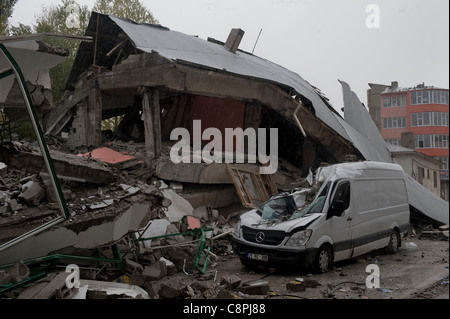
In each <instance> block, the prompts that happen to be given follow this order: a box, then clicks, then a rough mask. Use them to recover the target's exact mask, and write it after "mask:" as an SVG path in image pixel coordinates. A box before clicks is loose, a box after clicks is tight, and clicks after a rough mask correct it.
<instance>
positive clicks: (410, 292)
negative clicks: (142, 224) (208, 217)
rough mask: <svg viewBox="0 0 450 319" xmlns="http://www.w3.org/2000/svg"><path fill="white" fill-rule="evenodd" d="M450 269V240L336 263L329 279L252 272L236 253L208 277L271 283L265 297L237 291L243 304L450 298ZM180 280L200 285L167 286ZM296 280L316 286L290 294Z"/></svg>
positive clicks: (413, 243) (407, 244) (409, 244)
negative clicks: (372, 268)
mask: <svg viewBox="0 0 450 319" xmlns="http://www.w3.org/2000/svg"><path fill="white" fill-rule="evenodd" d="M370 264H375V265H377V266H378V267H379V271H380V286H379V288H376V287H375V288H368V287H366V278H367V277H368V276H369V273H368V272H366V267H367V266H368V265H370ZM448 265H449V243H448V241H443V240H429V239H419V238H417V237H411V238H408V239H404V240H403V242H402V247H401V248H400V250H399V252H398V253H396V254H392V255H390V254H386V253H384V251H382V250H380V251H374V252H372V253H369V254H366V255H363V256H360V257H358V258H355V259H352V260H348V261H345V262H339V263H335V264H334V267H333V269H332V270H331V271H329V272H328V273H325V274H310V273H308V272H305V271H304V270H300V269H299V270H296V269H272V268H271V269H257V270H249V269H247V268H246V267H244V266H243V265H242V264H241V262H240V260H239V258H238V257H236V256H235V255H232V254H230V255H228V256H219V257H218V260H217V262H216V264H215V266H214V265H211V266H210V267H209V269H208V271H207V274H211V273H213V274H214V278H215V280H216V281H220V279H221V278H222V277H223V276H225V275H236V276H237V277H239V278H240V279H241V285H242V283H245V282H249V281H254V280H263V281H267V282H268V284H269V293H268V294H265V295H247V294H243V293H241V292H240V291H239V288H237V289H234V290H233V293H234V296H238V297H240V298H243V299H267V298H276V299H280V298H282V299H297V298H300V299H449V286H448V273H449V270H448ZM207 274H206V275H207ZM204 276H205V275H204ZM174 277H179V279H180V280H183V281H195V280H198V278H197V279H194V278H193V275H185V274H183V273H177V274H176V275H174V276H170V277H167V278H165V279H163V280H162V281H164V280H173V278H174ZM214 278H213V279H211V280H214ZM295 280H300V281H301V280H303V281H304V282H308V283H315V285H312V286H311V285H308V286H307V288H306V289H305V290H304V291H298V292H294V291H290V290H288V289H287V284H288V283H289V282H291V281H295Z"/></svg>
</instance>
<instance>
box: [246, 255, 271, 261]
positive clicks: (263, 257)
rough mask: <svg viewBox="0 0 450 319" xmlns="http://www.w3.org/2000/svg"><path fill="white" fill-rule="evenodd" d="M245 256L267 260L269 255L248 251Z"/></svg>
mask: <svg viewBox="0 0 450 319" xmlns="http://www.w3.org/2000/svg"><path fill="white" fill-rule="evenodd" d="M247 258H248V259H253V260H259V261H269V256H267V255H260V254H252V253H248V254H247Z"/></svg>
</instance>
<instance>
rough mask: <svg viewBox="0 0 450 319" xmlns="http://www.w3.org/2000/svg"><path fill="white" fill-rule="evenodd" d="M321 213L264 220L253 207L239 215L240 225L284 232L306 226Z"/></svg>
mask: <svg viewBox="0 0 450 319" xmlns="http://www.w3.org/2000/svg"><path fill="white" fill-rule="evenodd" d="M322 215H323V214H322V213H314V214H308V215H306V216H304V217H299V218H294V219H288V220H285V221H280V220H271V221H268V220H264V219H262V218H261V216H260V215H259V214H258V213H257V210H256V209H253V210H251V211H249V212H247V213H245V214H243V215H242V216H241V226H246V227H250V228H253V229H270V230H282V231H284V232H286V233H289V232H291V231H292V230H294V229H295V228H298V227H302V226H307V225H309V224H311V223H312V222H313V221H315V220H316V219H318V218H319V217H320V216H322Z"/></svg>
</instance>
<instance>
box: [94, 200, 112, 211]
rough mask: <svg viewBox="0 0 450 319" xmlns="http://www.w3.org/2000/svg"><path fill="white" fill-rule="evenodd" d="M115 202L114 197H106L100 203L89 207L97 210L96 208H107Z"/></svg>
mask: <svg viewBox="0 0 450 319" xmlns="http://www.w3.org/2000/svg"><path fill="white" fill-rule="evenodd" d="M112 204H114V199H104V200H102V201H101V202H99V203H95V204H92V205H90V206H89V209H91V210H96V209H100V208H105V207H108V206H110V205H112Z"/></svg>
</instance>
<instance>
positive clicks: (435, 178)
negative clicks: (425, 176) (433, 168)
mask: <svg viewBox="0 0 450 319" xmlns="http://www.w3.org/2000/svg"><path fill="white" fill-rule="evenodd" d="M437 179H438V178H437V172H433V183H434V185H433V186H434V188H437V187H438V184H437Z"/></svg>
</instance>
